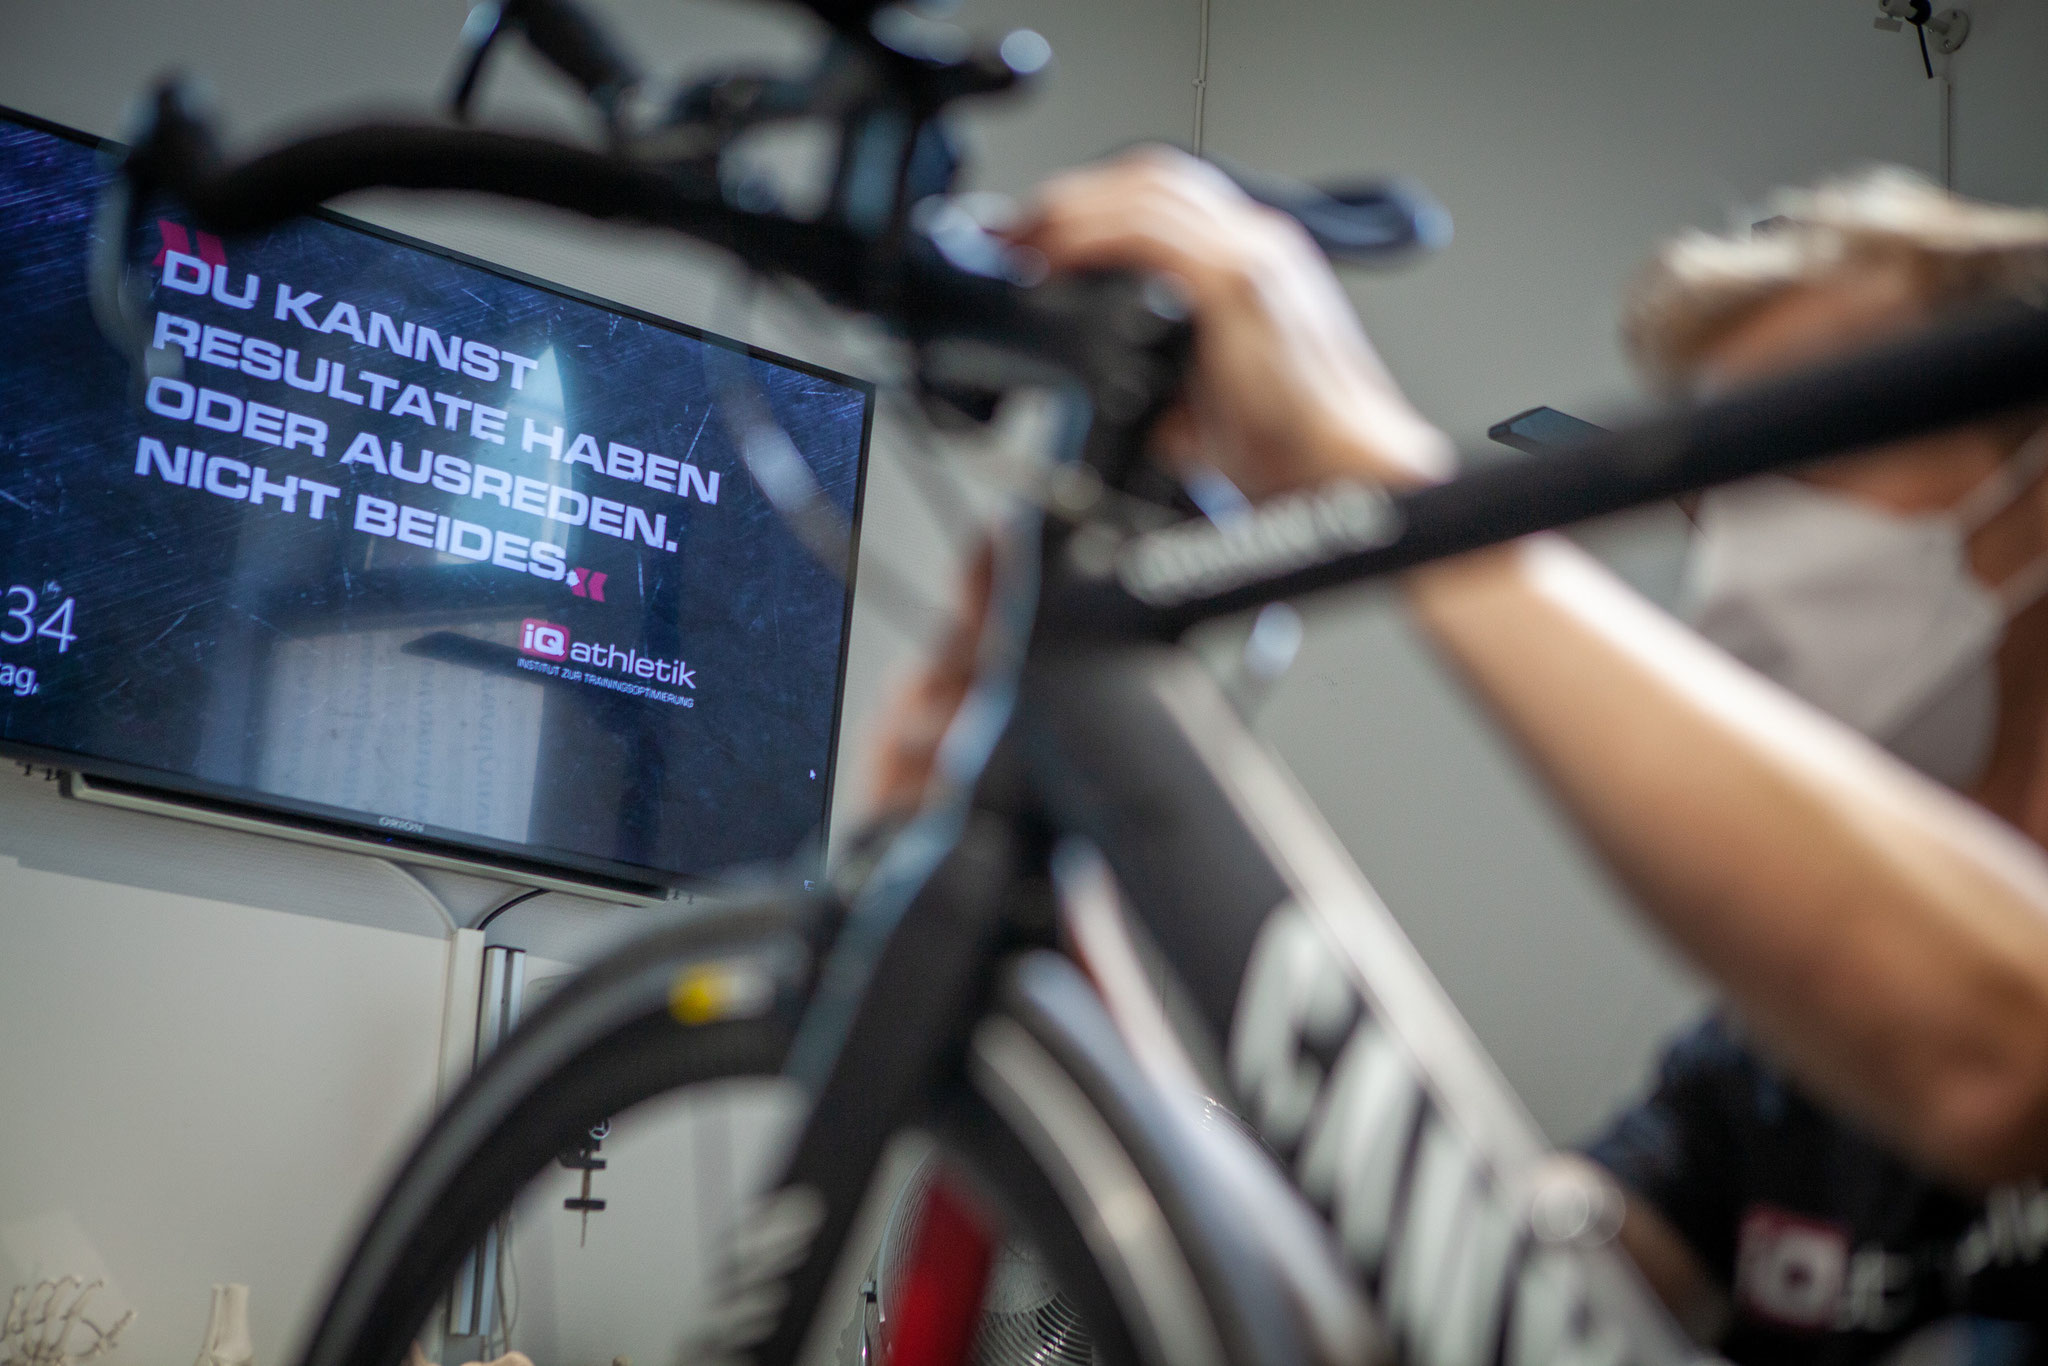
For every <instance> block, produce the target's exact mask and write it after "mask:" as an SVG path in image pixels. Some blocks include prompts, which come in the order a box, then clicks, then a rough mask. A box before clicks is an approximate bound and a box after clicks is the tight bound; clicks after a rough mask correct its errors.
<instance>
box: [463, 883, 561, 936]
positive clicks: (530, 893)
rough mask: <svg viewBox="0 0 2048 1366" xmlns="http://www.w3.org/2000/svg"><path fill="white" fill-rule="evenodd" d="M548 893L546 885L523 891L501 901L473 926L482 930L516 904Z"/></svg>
mask: <svg viewBox="0 0 2048 1366" xmlns="http://www.w3.org/2000/svg"><path fill="white" fill-rule="evenodd" d="M547 894H548V889H547V888H545V887H534V888H530V889H528V890H527V891H524V892H521V893H520V894H519V895H518V896H515V897H513V898H512V899H511V900H509V901H504V902H500V903H499V904H498V906H497V907H496V908H495V909H493V910H492V911H491V912H490V914H488V915H486V916H485V917H484V918H483V919H482V920H479V921H477V922H476V924H475V925H474V926H472V927H471V928H473V929H477V930H482V929H484V928H486V927H487V926H489V925H490V923H491V922H492V921H493V920H496V919H497V918H498V917H499V916H501V915H503V914H505V912H507V911H509V910H511V909H512V908H513V907H514V906H517V905H518V904H519V903H520V902H522V901H531V900H533V899H534V898H535V897H537V896H546V895H547Z"/></svg>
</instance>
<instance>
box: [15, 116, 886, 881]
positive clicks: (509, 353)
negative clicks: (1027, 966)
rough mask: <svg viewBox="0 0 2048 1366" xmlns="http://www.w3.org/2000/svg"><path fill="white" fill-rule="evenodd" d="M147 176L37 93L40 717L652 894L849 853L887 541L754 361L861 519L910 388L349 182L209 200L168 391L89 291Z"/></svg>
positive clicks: (94, 764) (127, 761) (41, 754)
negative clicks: (779, 436)
mask: <svg viewBox="0 0 2048 1366" xmlns="http://www.w3.org/2000/svg"><path fill="white" fill-rule="evenodd" d="M107 174H108V171H107V168H106V165H105V162H104V159H103V157H102V155H101V152H100V147H99V144H98V143H97V141H96V140H95V139H92V138H88V137H85V136H83V135H81V134H78V133H76V132H73V131H70V130H67V129H63V128H59V127H55V126H53V125H51V124H49V123H46V122H43V121H40V120H37V119H34V118H30V117H27V116H24V115H20V114H15V113H11V112H6V111H0V318H4V319H5V320H6V322H5V326H4V327H0V396H4V397H0V749H4V751H5V752H6V753H8V754H9V755H10V756H12V757H14V758H16V759H19V760H21V761H24V762H29V763H35V764H42V765H48V766H53V767H56V768H60V769H62V770H64V771H66V772H68V773H75V774H79V775H83V776H84V777H86V778H88V779H90V786H91V788H92V789H93V790H94V791H97V792H100V793H102V794H105V793H107V792H121V793H136V794H154V795H157V796H162V795H165V794H169V795H171V796H173V797H174V798H175V799H176V800H178V801H179V802H181V803H184V804H185V805H186V806H187V807H189V808H190V809H191V810H194V811H199V812H213V813H216V814H218V815H221V816H223V817H227V818H231V819H236V820H239V819H243V818H249V817H254V818H257V819H260V820H262V821H265V822H272V823H278V824H280V825H281V826H282V827H283V828H285V829H287V830H288V831H295V832H298V833H301V834H305V835H307V836H308V837H313V838H322V839H333V838H342V839H346V840H349V841H369V842H371V843H372V844H375V845H378V846H382V847H384V848H386V849H391V850H396V851H402V852H406V853H410V854H412V855H414V856H418V857H425V858H433V857H454V858H457V859H460V860H465V861H470V862H480V863H484V864H489V865H491V866H494V867H502V868H504V869H506V870H507V871H508V873H515V874H534V875H542V876H566V877H570V878H572V879H574V880H576V881H578V882H583V883H589V884H593V885H597V886H601V887H606V888H610V889H613V890H615V891H623V892H626V893H631V892H634V891H658V890H659V889H664V888H677V887H685V886H692V885H697V884H698V883H699V881H700V880H702V879H704V878H707V877H709V876H711V875H714V874H716V873H717V872H718V871H719V870H722V869H727V868H731V867H733V866H735V865H744V864H749V863H755V862H759V861H762V860H769V859H781V858H786V857H789V856H792V855H795V854H800V853H803V852H805V851H816V850H820V849H822V844H823V831H824V828H825V823H826V820H827V817H828V815H829V807H830V800H831V792H832V775H833V756H834V751H835V748H836V740H837V731H838V719H839V712H840V700H841V691H842V686H843V683H844V674H845V666H846V648H847V635H848V626H849V618H850V611H851V605H852V597H851V594H852V587H851V566H850V565H849V566H848V567H847V569H848V574H847V577H846V578H845V579H842V578H841V576H839V575H838V574H835V573H834V572H831V571H830V570H827V569H826V568H824V567H822V566H821V565H819V564H818V563H817V561H816V560H814V559H813V558H812V556H811V555H810V553H809V552H808V551H806V550H805V549H804V547H803V546H802V545H801V544H800V543H799V542H798V541H797V539H796V538H795V537H794V536H793V535H792V534H791V533H790V532H789V531H788V530H787V529H785V527H784V526H783V524H782V523H781V521H780V520H779V519H778V518H777V516H776V514H775V512H774V510H773V509H772V508H771V507H770V505H769V504H768V502H767V501H766V499H765V498H764V497H763V495H762V494H761V492H760V490H759V489H758V488H757V487H756V485H755V484H754V482H753V481H752V479H751V478H750V477H749V476H748V473H747V471H746V468H745V466H744V465H743V464H742V463H741V462H740V460H739V459H738V458H737V456H736V453H735V448H734V445H733V442H732V441H731V439H730V437H729V434H728V430H727V427H726V425H725V423H724V422H723V421H722V420H721V395H723V394H726V393H728V392H730V389H729V385H730V383H731V375H732V373H733V371H734V369H735V368H736V367H744V369H745V371H747V372H749V374H750V378H751V380H752V383H753V384H754V385H755V386H756V388H757V393H758V395H759V396H760V397H761V398H762V399H764V400H765V402H766V403H767V405H768V407H769V409H770V410H771V411H772V412H773V414H774V416H775V418H776V419H777V420H778V421H779V422H780V423H781V425H782V427H783V429H784V430H785V431H786V432H787V433H788V434H789V436H790V437H791V439H792V440H793V442H794V443H795V445H796V447H797V449H798V450H799V451H800V453H801V454H802V455H803V457H804V458H805V459H806V460H807V461H808V462H809V464H810V467H811V469H812V471H813V473H814V474H815V475H816V478H817V481H818V484H819V485H820V487H821V488H822V489H823V490H824V492H825V494H826V496H828V497H830V498H831V499H833V500H834V501H835V502H837V504H838V505H839V507H840V508H841V509H842V510H843V511H844V513H845V515H846V516H847V518H848V519H849V521H850V522H851V523H852V524H853V525H854V526H855V527H856V528H857V527H858V525H859V514H860V503H861V492H862V484H863V478H864V475H865V468H866V453H867V444H868V434H869V430H870V426H871V422H872V416H873V406H874V394H873V390H872V388H871V386H869V385H867V384H865V383H862V382H861V381H858V380H855V379H852V378H849V377H847V376H845V375H840V374H835V373H832V372H830V371H827V370H823V369H820V368H818V367H816V366H810V365H805V364H802V363H799V362H797V361H793V360H790V359H788V358H786V357H781V356H775V355H771V354H768V353H766V352H763V351H760V350H754V349H749V348H745V347H741V346H739V345H738V344H737V343H735V342H732V341H729V340H726V339H723V338H720V337H717V336H713V335H711V334H709V333H705V332H700V331H697V330H694V329H692V328H688V327H683V326H679V325H677V324H675V323H673V322H669V321H666V320H663V319H660V318H655V317H651V316H649V315H647V314H645V313H640V312H636V311H635V310H633V309H630V308H625V307H621V306H620V305H617V304H614V303H607V302H603V301H600V300H597V299H592V298H588V297H584V296H581V295H578V294H576V293H574V292H571V291H568V290H564V289H559V288H556V287H553V286H550V285H547V284H544V283H542V282H540V281H537V280H533V279H528V278H526V277H523V276H521V275H518V274H516V273H514V272H511V271H507V270H503V269H500V268H497V267H493V266H489V265H486V264H484V263H482V262H480V261H475V260H471V259H469V258H467V257H464V256H461V255H458V254H456V253H454V252H449V251H444V250H441V249H439V248H436V247H433V246H430V245H427V244H425V243H421V242H417V241H413V240H410V239H407V238H405V237H402V236H399V235H397V234H394V233H390V232H385V231H383V230H381V229H378V228H373V227H370V226H368V225H366V224H363V223H359V222H354V221H352V220H350V219H347V218H344V217H341V216H339V215H335V214H320V215H316V216H309V217H306V218H303V219H299V220H296V221H293V222H291V223H289V224H287V225H286V226H284V227H282V228H279V229H277V230H275V231H272V232H267V233H263V234H259V235H251V236H246V237H235V238H230V239H227V240H225V241H223V240H221V239H218V238H216V237H213V236H211V235H209V234H206V233H204V232H200V231H198V230H197V229H196V227H195V226H194V225H193V224H191V223H190V222H188V221H184V220H183V219H181V218H180V217H179V216H178V214H177V211H176V210H175V208H170V209H167V210H166V211H165V216H163V217H161V218H159V219H157V220H156V221H155V223H154V228H153V230H152V231H151V232H150V233H148V234H146V236H147V238H148V240H147V241H146V242H145V243H144V244H143V249H142V251H141V252H140V253H139V254H138V255H137V256H136V258H135V261H134V269H135V270H136V271H137V272H138V273H142V274H144V276H145V278H146V279H147V280H148V281H149V282H150V290H151V300H150V302H151V305H152V307H153V308H154V309H155V310H156V312H155V320H154V324H153V332H152V337H153V341H154V343H155V345H156V346H157V347H158V348H159V349H160V350H161V351H162V352H164V353H165V358H166V359H171V358H175V360H176V362H177V366H176V368H177V370H178V373H177V374H174V375H160V376H158V377H157V378H155V379H152V380H150V381H149V383H148V386H147V388H146V390H144V389H142V388H141V386H140V385H139V384H138V383H135V382H132V381H131V376H130V374H129V371H128V367H127V366H126V364H125V363H124V361H123V359H122V358H121V357H120V356H119V355H118V354H117V353H116V352H115V350H114V349H113V348H112V346H110V344H109V343H108V342H107V341H106V340H105V339H104V338H103V337H102V336H101V334H100V332H99V331H98V330H97V328H96V327H95V325H94V322H93V318H92V315H91V311H90V308H89V307H88V303H87V294H86V278H85V263H86V259H87V252H86V248H87V242H88V237H89V235H90V233H91V232H92V231H93V226H92V225H93V216H94V211H95V207H96V201H97V195H98V191H99V188H100V186H101V185H102V184H103V183H104V180H105V177H106V175H107ZM151 251H153V252H154V256H153V257H152V256H151V255H150V254H149V253H150V252H151ZM736 354H737V359H736V358H735V356H736Z"/></svg>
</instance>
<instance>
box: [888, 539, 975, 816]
mask: <svg viewBox="0 0 2048 1366" xmlns="http://www.w3.org/2000/svg"><path fill="white" fill-rule="evenodd" d="M994 585H995V551H994V548H993V546H991V545H989V544H986V543H984V544H983V546H982V547H981V549H980V550H979V551H978V552H977V553H976V554H975V556H974V558H973V560H972V561H970V562H969V564H968V566H967V573H966V576H965V578H963V579H962V581H961V586H960V603H959V607H958V608H957V610H956V611H955V612H954V615H953V621H952V623H951V624H950V625H949V626H947V628H946V630H945V634H944V635H943V636H942V637H941V638H940V640H939V646H938V649H937V650H936V651H934V652H933V654H932V657H931V658H930V659H928V660H927V661H925V663H924V664H923V666H922V667H921V668H920V669H919V670H918V672H917V674H916V675H915V676H913V677H912V678H911V679H910V680H909V682H908V683H907V684H905V685H904V686H902V687H901V688H900V689H899V691H898V692H897V694H896V696H895V698H894V699H893V700H892V701H891V702H890V704H889V706H888V708H887V709H886V710H885V711H884V713H883V717H882V724H881V727H880V729H879V730H878V731H877V732H876V740H875V748H874V753H873V760H874V762H873V772H874V783H873V790H872V793H871V799H872V810H873V813H874V814H875V815H901V814H906V813H908V812H912V811H915V810H916V809H917V808H918V807H919V806H921V805H922V804H923V802H924V794H925V788H926V786H927V785H929V784H930V782H931V776H932V770H933V769H934V768H935V767H936V766H937V764H938V756H939V744H940V742H941V741H942V740H944V739H945V736H946V728H947V727H948V726H950V725H952V724H953V716H954V714H955V713H956V712H958V711H959V710H960V704H961V703H962V702H963V701H965V700H966V698H967V691H968V689H969V688H972V687H973V686H974V674H975V665H976V662H977V660H978V658H979V654H980V647H981V637H982V628H983V627H984V626H985V625H986V624H987V622H988V609H989V600H990V597H991V595H992V594H993V592H994Z"/></svg>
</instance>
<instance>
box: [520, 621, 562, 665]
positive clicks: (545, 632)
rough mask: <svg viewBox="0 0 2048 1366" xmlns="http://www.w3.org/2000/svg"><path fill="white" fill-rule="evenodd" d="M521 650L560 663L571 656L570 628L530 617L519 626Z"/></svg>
mask: <svg viewBox="0 0 2048 1366" xmlns="http://www.w3.org/2000/svg"><path fill="white" fill-rule="evenodd" d="M519 652H520V653H521V654H528V655H532V656H534V657H535V658H536V659H551V660H553V661H554V662H555V663H557V664H560V663H561V662H562V661H563V660H565V659H567V658H568V657H569V628H568V627H566V626H557V625H555V624H554V623H553V622H552V621H541V620H539V619H538V618H536V617H528V618H527V619H526V620H525V621H524V622H522V623H521V624H520V627H519Z"/></svg>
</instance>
